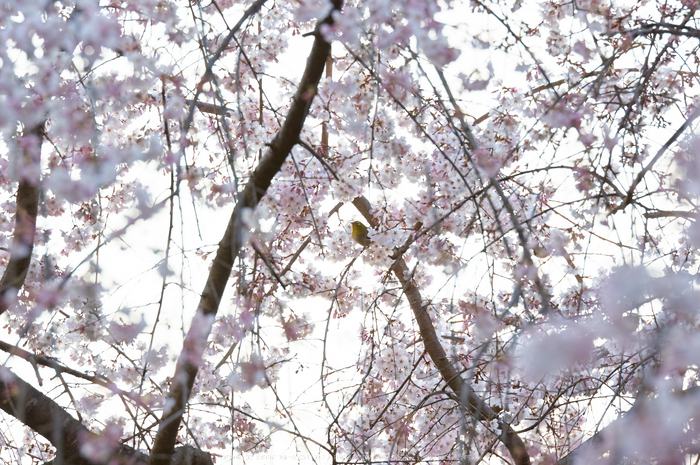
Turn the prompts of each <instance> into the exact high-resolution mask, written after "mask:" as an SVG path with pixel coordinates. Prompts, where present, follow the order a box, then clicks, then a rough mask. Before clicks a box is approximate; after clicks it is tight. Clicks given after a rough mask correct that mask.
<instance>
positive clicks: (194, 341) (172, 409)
mask: <svg viewBox="0 0 700 465" xmlns="http://www.w3.org/2000/svg"><path fill="white" fill-rule="evenodd" d="M333 5H334V11H335V10H338V9H340V7H341V0H334V1H333ZM332 22H333V19H332V16H331V15H328V17H327V18H326V19H324V20H323V21H322V22H321V23H319V24H318V25H317V27H316V33H315V34H314V36H315V39H314V44H313V47H312V49H311V53H310V54H309V57H308V59H307V62H306V69H305V70H304V74H303V76H302V78H301V82H300V83H299V87H298V89H297V92H296V94H295V96H294V99H293V100H292V104H291V106H290V108H289V112H288V113H287V117H286V118H285V120H284V123H283V124H282V127H281V128H280V130H279V132H278V133H277V135H276V136H275V138H274V139H273V140H272V142H271V143H270V145H269V148H268V150H267V152H266V153H265V155H264V156H263V157H262V159H261V160H260V164H259V165H258V167H257V168H256V169H255V172H254V173H253V175H252V177H251V178H250V180H249V181H248V183H247V184H246V186H245V188H244V189H243V192H242V193H241V194H240V196H239V198H238V202H237V203H236V207H235V208H234V210H233V213H232V214H231V219H230V220H229V223H228V227H227V228H226V232H225V233H224V237H223V239H222V240H221V242H219V247H218V250H217V253H216V257H215V258H214V263H213V264H212V267H211V271H210V272H209V276H208V278H207V282H206V284H205V286H204V290H203V291H202V297H201V299H200V301H199V306H198V308H197V316H196V317H195V318H202V317H203V316H207V317H210V318H212V319H213V317H214V316H215V315H216V312H217V310H218V308H219V304H220V302H221V296H222V295H223V293H224V290H225V288H226V283H227V282H228V278H229V276H230V274H231V268H232V267H233V261H234V259H235V258H236V257H237V256H238V254H239V251H240V249H241V245H242V240H241V231H242V223H241V213H242V212H243V210H244V209H246V208H255V207H256V206H257V204H258V202H260V199H261V198H262V197H263V196H264V195H265V192H267V189H268V187H269V186H270V183H271V182H272V178H273V177H274V176H275V175H276V174H277V172H279V170H280V169H281V168H282V164H283V163H284V161H285V160H286V159H287V155H289V153H290V152H291V150H292V147H294V145H295V144H296V143H297V142H298V140H299V134H300V133H301V129H302V127H303V126H304V121H305V120H306V117H307V115H308V113H309V108H310V107H311V102H312V100H313V98H314V96H315V95H316V89H317V88H318V83H319V81H320V79H321V76H322V74H323V69H324V67H325V65H326V61H327V59H328V56H329V54H330V50H331V46H330V44H329V43H328V42H326V41H325V40H324V39H323V37H322V35H321V34H320V33H319V32H318V31H319V28H320V26H321V25H322V24H332ZM210 331H211V326H208V327H207V328H202V326H201V324H199V323H197V324H193V325H192V326H191V327H190V330H189V331H188V333H187V336H186V337H185V341H184V345H183V350H182V353H181V354H180V357H179V359H178V362H177V366H176V368H175V375H174V376H173V378H172V379H173V382H172V386H171V388H170V392H169V393H168V399H167V403H168V408H166V409H165V411H164V412H163V417H162V419H161V425H160V428H159V430H158V434H157V435H156V439H155V442H154V445H153V450H152V453H151V459H150V462H149V463H150V464H151V465H167V464H168V462H169V461H170V457H171V456H172V454H173V450H174V446H175V441H176V439H177V431H178V429H179V426H180V422H181V420H182V415H183V414H184V412H185V406H186V404H187V400H188V399H189V396H190V392H191V390H192V385H193V384H194V379H195V377H196V375H197V370H198V367H199V364H198V361H199V360H200V359H201V357H202V354H203V352H204V348H205V346H206V339H207V338H208V336H209V332H210Z"/></svg>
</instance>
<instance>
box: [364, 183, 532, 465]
mask: <svg viewBox="0 0 700 465" xmlns="http://www.w3.org/2000/svg"><path fill="white" fill-rule="evenodd" d="M353 205H355V207H356V208H357V209H358V210H359V211H360V212H361V213H362V215H363V216H364V217H365V218H366V219H367V221H369V222H370V223H371V224H376V222H375V221H374V218H373V217H372V215H371V213H370V211H371V209H370V203H369V201H368V200H367V199H366V198H364V197H357V198H356V199H355V200H353ZM392 271H393V273H394V276H396V279H398V280H399V282H400V283H401V286H402V288H403V292H404V294H405V295H406V299H407V300H408V304H409V306H410V307H411V310H412V311H413V316H414V317H415V319H416V323H418V328H419V330H420V335H421V339H422V340H423V345H424V346H425V350H426V352H428V355H430V359H431V360H432V361H433V363H434V364H435V366H436V367H437V369H438V370H439V371H440V374H441V375H442V378H443V379H444V380H445V382H446V383H447V385H448V386H449V387H450V389H451V390H452V392H454V394H455V395H456V396H457V397H458V398H459V399H460V402H461V403H462V404H463V405H464V407H465V408H466V409H467V410H468V411H469V413H470V414H471V415H472V416H473V418H474V419H475V420H477V421H482V422H486V421H491V420H497V421H498V424H499V428H500V429H501V436H500V440H501V442H503V445H504V446H505V447H506V449H508V452H509V453H510V455H511V457H512V458H513V462H514V463H516V464H517V465H529V464H530V455H529V454H528V452H527V447H526V446H525V443H524V442H523V440H522V439H521V438H520V436H518V434H517V433H516V432H515V431H514V430H513V428H512V427H511V426H510V424H508V423H507V422H505V421H503V420H502V419H499V418H498V414H497V413H496V412H495V411H494V410H493V409H492V408H491V407H490V406H489V405H488V404H487V403H486V402H485V401H484V400H483V399H482V398H481V397H479V396H478V395H477V394H476V393H475V392H474V391H472V390H471V388H470V387H469V386H468V385H466V384H465V383H464V381H463V380H462V378H461V376H460V375H459V373H458V372H457V370H456V369H455V368H454V366H452V364H451V363H450V361H449V359H448V358H447V353H446V352H445V349H444V348H443V347H442V344H440V340H439V338H438V336H437V333H436V332H435V326H434V325H433V322H432V320H431V319H430V315H429V314H428V306H427V305H425V304H423V297H422V296H421V294H420V290H419V289H418V288H417V287H416V285H415V284H413V281H412V279H411V276H410V271H409V269H408V266H407V265H406V261H405V260H404V259H403V258H401V257H399V258H397V259H396V261H395V262H394V264H393V265H392Z"/></svg>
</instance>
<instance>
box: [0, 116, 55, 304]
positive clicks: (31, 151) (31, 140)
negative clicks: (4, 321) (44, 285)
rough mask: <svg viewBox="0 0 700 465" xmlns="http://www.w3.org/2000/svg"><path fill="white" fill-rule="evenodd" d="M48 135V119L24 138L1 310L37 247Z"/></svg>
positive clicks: (0, 285) (0, 294) (23, 276)
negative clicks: (43, 150)
mask: <svg viewBox="0 0 700 465" xmlns="http://www.w3.org/2000/svg"><path fill="white" fill-rule="evenodd" d="M43 138H44V122H43V121H42V122H41V123H39V124H37V125H36V126H34V127H33V128H32V129H30V130H29V131H28V132H27V133H26V134H24V136H23V137H22V140H21V142H20V144H19V145H20V146H21V147H22V163H19V164H18V165H19V166H18V171H19V172H20V179H19V187H18V188H17V210H16V211H15V231H14V235H13V237H12V249H11V255H10V261H9V262H8V264H7V268H5V272H4V273H3V275H2V279H0V314H2V313H4V312H5V311H7V309H8V308H9V306H10V303H11V302H12V301H13V300H14V299H15V297H17V292H18V291H19V289H20V288H21V287H22V286H23V285H24V280H25V279H26V277H27V271H28V270H29V264H30V262H31V258H32V250H33V249H34V232H35V231H36V215H37V209H38V206H39V176H40V173H39V169H40V168H39V161H40V160H39V158H40V157H39V156H40V154H41V143H42V141H43Z"/></svg>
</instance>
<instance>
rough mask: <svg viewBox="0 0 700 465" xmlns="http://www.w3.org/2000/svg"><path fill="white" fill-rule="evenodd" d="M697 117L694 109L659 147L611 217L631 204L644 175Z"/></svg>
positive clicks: (699, 109) (699, 112) (698, 114)
mask: <svg viewBox="0 0 700 465" xmlns="http://www.w3.org/2000/svg"><path fill="white" fill-rule="evenodd" d="M698 116H700V107H698V108H696V109H695V110H694V111H693V113H691V114H690V116H688V118H687V119H686V120H685V122H684V123H683V124H682V125H681V127H679V128H678V129H677V130H676V132H674V133H673V135H672V136H671V137H670V138H669V139H668V140H667V141H666V143H665V144H664V145H662V146H661V148H660V149H659V151H658V152H656V155H654V158H652V159H651V161H650V162H649V163H648V164H647V165H646V166H645V167H644V168H642V171H640V172H639V174H638V175H637V177H636V178H635V179H634V181H633V182H632V185H631V186H630V188H629V189H628V190H627V196H626V197H625V199H624V200H623V201H622V203H621V204H620V205H618V206H617V207H616V208H615V209H614V210H613V211H612V212H610V214H611V215H612V214H614V213H617V212H618V211H620V210H624V209H625V207H626V206H627V205H629V204H631V203H632V200H633V199H634V192H635V190H636V189H637V186H638V185H639V183H640V182H642V179H644V175H646V174H647V173H648V172H649V170H651V169H652V168H653V167H654V165H655V164H656V162H657V161H659V159H660V158H661V157H662V156H663V154H664V153H665V152H666V150H668V149H669V147H671V145H672V144H673V143H674V142H675V141H676V140H677V139H678V138H679V137H680V136H681V134H683V132H684V131H685V130H686V129H688V128H689V127H690V126H691V125H692V124H693V121H695V119H696V118H697V117H698Z"/></svg>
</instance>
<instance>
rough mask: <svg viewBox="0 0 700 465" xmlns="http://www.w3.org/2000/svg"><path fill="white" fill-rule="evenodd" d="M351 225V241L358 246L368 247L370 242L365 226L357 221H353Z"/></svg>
mask: <svg viewBox="0 0 700 465" xmlns="http://www.w3.org/2000/svg"><path fill="white" fill-rule="evenodd" d="M351 224H352V238H353V240H354V241H355V242H357V243H358V244H360V245H361V246H362V247H368V246H369V245H370V244H371V243H372V241H371V240H370V239H369V237H368V236H367V226H365V225H364V224H362V223H360V222H359V221H353V222H352V223H351Z"/></svg>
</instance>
